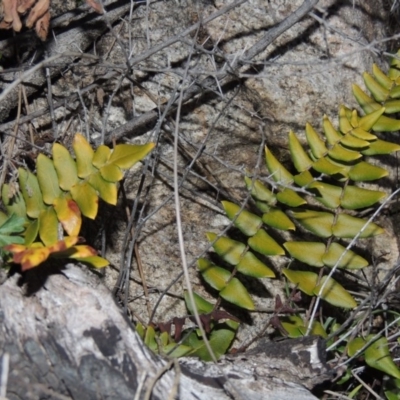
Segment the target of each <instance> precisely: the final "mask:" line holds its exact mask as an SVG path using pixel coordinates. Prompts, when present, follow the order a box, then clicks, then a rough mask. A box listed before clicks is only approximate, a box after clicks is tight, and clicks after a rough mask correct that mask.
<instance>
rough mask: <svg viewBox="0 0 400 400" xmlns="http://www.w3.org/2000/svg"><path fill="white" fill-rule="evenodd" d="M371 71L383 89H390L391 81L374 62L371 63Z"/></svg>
mask: <svg viewBox="0 0 400 400" xmlns="http://www.w3.org/2000/svg"><path fill="white" fill-rule="evenodd" d="M372 73H373V74H374V76H375V79H376V80H377V81H378V83H379V84H380V85H381V86H383V87H384V88H385V89H387V90H389V89H391V87H392V85H393V81H392V80H391V79H390V78H389V77H388V76H387V75H386V74H385V73H384V72H383V71H382V70H381V69H380V68H379V67H378V66H377V65H376V64H375V63H374V64H372Z"/></svg>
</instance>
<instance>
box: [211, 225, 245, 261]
mask: <svg viewBox="0 0 400 400" xmlns="http://www.w3.org/2000/svg"><path fill="white" fill-rule="evenodd" d="M206 235H207V239H208V240H209V241H210V242H213V241H214V240H215V239H216V238H217V235H216V234H215V233H212V232H208V233H207V234H206ZM213 248H214V250H215V252H216V253H217V254H218V255H219V256H221V258H222V259H223V260H224V261H226V262H227V263H229V264H231V265H237V264H239V262H240V259H241V258H242V257H243V255H244V251H245V250H246V246H245V245H244V244H243V243H240V242H237V241H236V240H233V239H230V238H228V237H225V236H222V237H220V238H219V239H218V240H217V241H216V242H215V243H214V244H213Z"/></svg>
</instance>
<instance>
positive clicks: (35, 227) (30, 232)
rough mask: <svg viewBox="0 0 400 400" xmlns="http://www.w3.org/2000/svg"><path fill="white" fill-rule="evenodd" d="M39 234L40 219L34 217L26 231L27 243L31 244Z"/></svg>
mask: <svg viewBox="0 0 400 400" xmlns="http://www.w3.org/2000/svg"><path fill="white" fill-rule="evenodd" d="M38 234H39V220H38V219H34V220H33V221H31V222H30V223H29V225H28V227H27V228H26V231H25V233H24V237H25V244H26V245H27V246H29V245H31V244H32V243H33V242H34V241H35V240H36V238H37V235H38Z"/></svg>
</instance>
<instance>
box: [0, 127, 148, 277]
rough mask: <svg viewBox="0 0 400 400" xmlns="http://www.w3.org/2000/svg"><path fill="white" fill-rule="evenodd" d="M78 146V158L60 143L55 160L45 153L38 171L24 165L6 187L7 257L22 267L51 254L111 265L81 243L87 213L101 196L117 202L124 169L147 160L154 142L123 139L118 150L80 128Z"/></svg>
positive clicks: (3, 243) (3, 227) (2, 244)
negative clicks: (94, 141) (89, 138)
mask: <svg viewBox="0 0 400 400" xmlns="http://www.w3.org/2000/svg"><path fill="white" fill-rule="evenodd" d="M72 147H73V150H74V152H75V158H73V157H72V155H71V154H70V152H69V151H68V149H67V148H66V147H64V146H62V145H61V144H58V143H55V144H54V145H53V149H52V156H53V159H50V158H49V157H47V156H45V155H44V154H39V155H38V157H37V160H36V173H32V172H31V171H29V170H27V169H24V168H19V169H18V181H12V182H9V183H7V184H4V185H3V186H2V188H1V198H2V203H3V207H4V211H5V212H3V211H0V249H1V252H2V258H5V261H6V262H10V261H12V262H14V263H16V264H20V265H21V269H22V271H25V270H28V269H31V268H34V267H37V266H38V265H40V264H41V263H43V262H44V261H46V260H47V259H48V258H49V257H57V258H72V259H75V260H78V261H82V262H85V263H88V264H90V265H92V266H94V267H98V268H101V267H104V266H106V265H108V261H107V260H105V259H104V258H102V257H99V256H98V255H97V252H96V250H94V249H93V248H92V247H90V246H88V245H83V244H80V243H81V242H83V238H81V237H80V236H79V233H80V230H81V225H82V216H85V217H87V218H90V219H94V218H96V216H97V212H98V205H99V198H101V199H102V200H103V201H105V202H106V203H109V204H112V205H115V204H116V203H117V190H118V182H119V181H121V179H122V178H123V171H124V170H126V169H129V168H131V167H132V166H133V165H134V164H135V163H137V162H138V161H140V160H142V159H143V158H144V157H145V156H146V155H147V154H148V153H149V152H150V151H151V149H152V148H153V147H154V144H153V143H148V144H145V145H130V144H118V145H116V146H115V148H114V149H113V150H111V149H110V148H109V147H107V146H104V145H101V146H99V147H98V148H97V149H96V150H93V149H92V147H91V146H90V144H89V143H88V141H87V140H86V139H85V138H84V137H83V136H82V135H81V134H79V133H78V134H76V135H75V137H74V140H73V143H72ZM10 255H11V259H10Z"/></svg>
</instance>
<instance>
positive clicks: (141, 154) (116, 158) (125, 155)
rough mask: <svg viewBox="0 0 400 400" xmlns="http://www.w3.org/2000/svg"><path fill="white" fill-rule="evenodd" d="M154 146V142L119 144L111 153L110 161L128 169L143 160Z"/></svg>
mask: <svg viewBox="0 0 400 400" xmlns="http://www.w3.org/2000/svg"><path fill="white" fill-rule="evenodd" d="M154 146H155V145H154V143H147V144H140V145H133V144H118V145H117V146H115V149H114V150H113V152H112V153H111V156H110V158H109V160H108V163H109V164H115V165H116V166H118V167H120V168H122V169H128V168H130V167H132V166H133V165H134V164H136V163H137V162H138V161H140V160H143V158H145V157H146V156H147V154H148V153H150V151H151V150H152V149H153V148H154Z"/></svg>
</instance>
